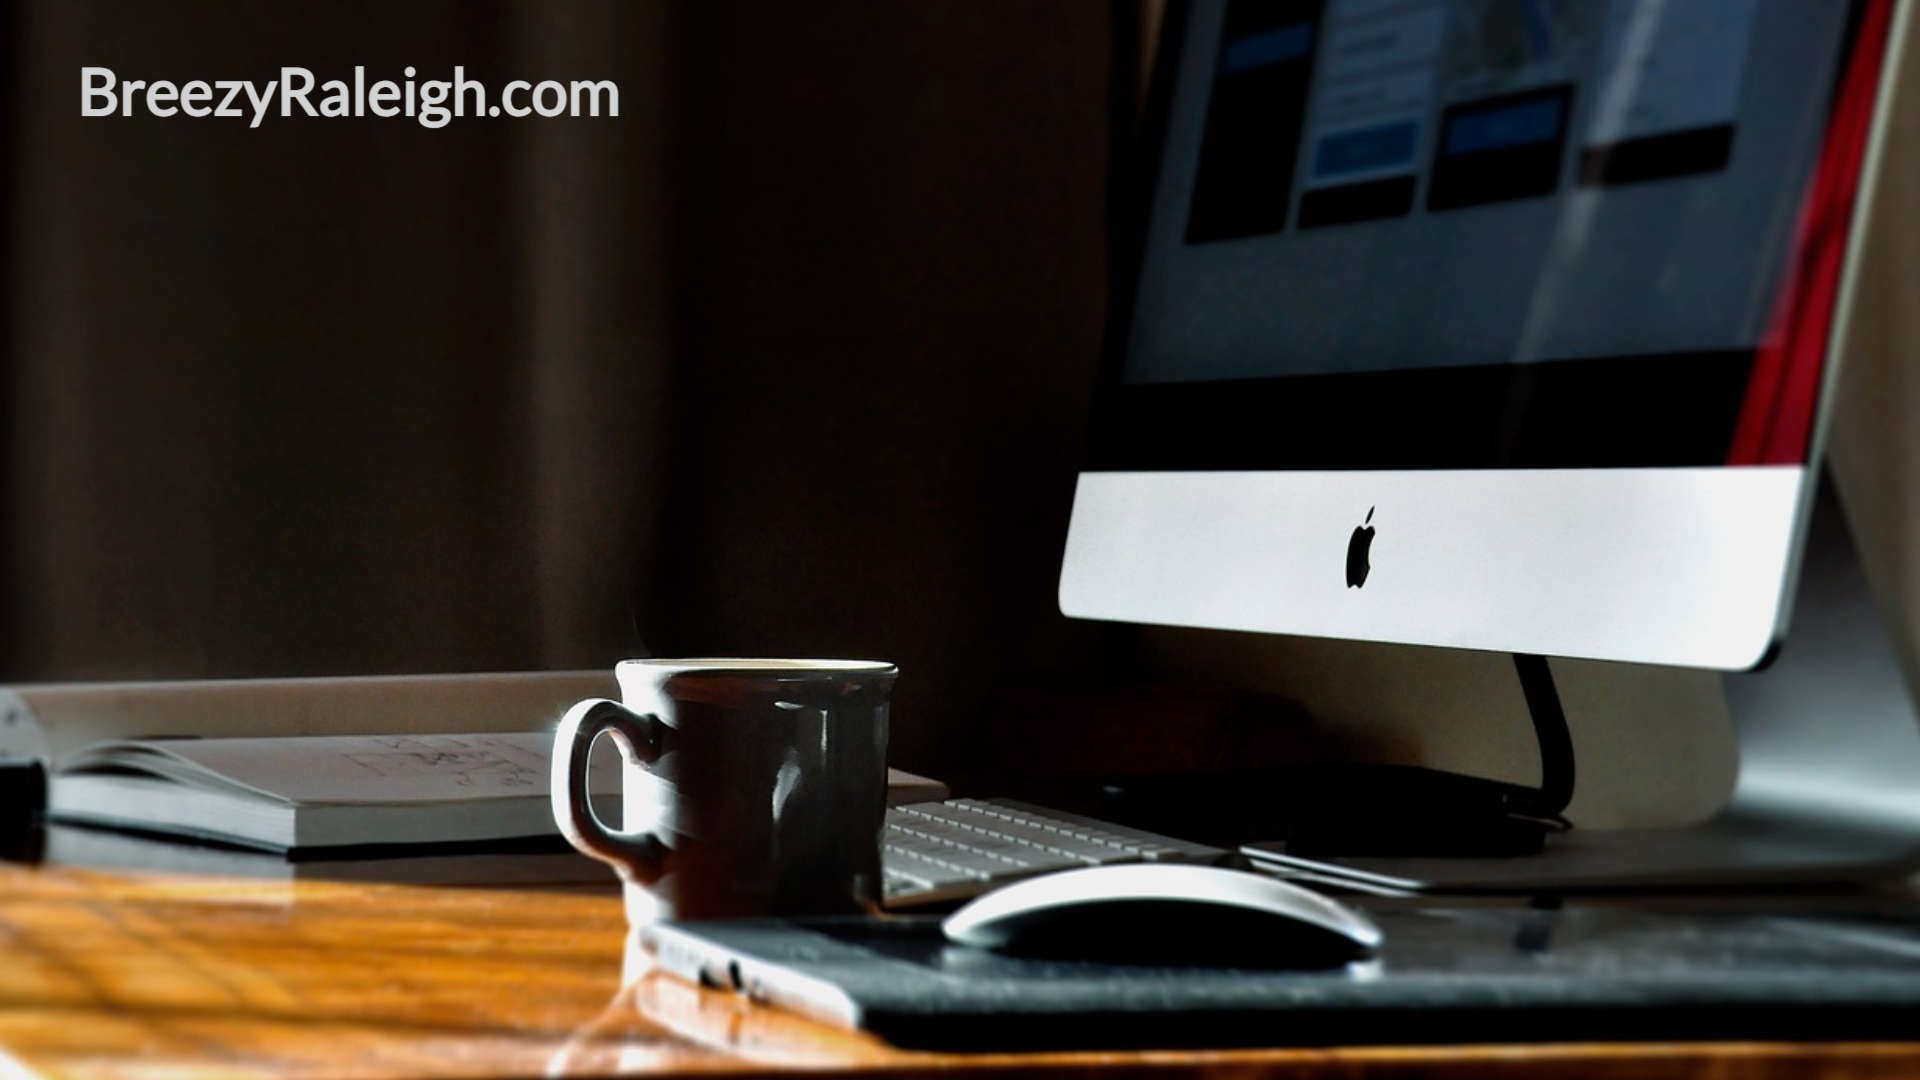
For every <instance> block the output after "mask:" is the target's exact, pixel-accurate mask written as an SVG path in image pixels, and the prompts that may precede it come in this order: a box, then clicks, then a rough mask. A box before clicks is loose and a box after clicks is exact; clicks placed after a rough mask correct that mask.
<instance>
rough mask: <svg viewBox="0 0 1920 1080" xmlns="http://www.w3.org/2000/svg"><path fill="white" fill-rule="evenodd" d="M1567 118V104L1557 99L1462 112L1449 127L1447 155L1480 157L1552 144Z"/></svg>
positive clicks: (1558, 135)
mask: <svg viewBox="0 0 1920 1080" xmlns="http://www.w3.org/2000/svg"><path fill="white" fill-rule="evenodd" d="M1565 116H1566V103H1565V102H1564V101H1561V100H1560V99H1558V98H1549V99H1547V100H1545V101H1527V102H1521V103H1519V104H1516V105H1504V106H1499V107H1496V108H1491V109H1486V110H1483V111H1480V112H1465V113H1460V114H1459V115H1457V116H1455V117H1454V118H1453V121H1452V123H1450V124H1448V125H1447V148H1446V152H1447V153H1448V154H1449V155H1453V154H1477V153H1480V152H1481V151H1484V150H1505V149H1508V148H1509V147H1515V146H1526V145H1528V144H1530V143H1543V142H1552V141H1553V140H1555V139H1558V138H1559V137H1560V126H1561V125H1562V124H1563V123H1564V122H1565Z"/></svg>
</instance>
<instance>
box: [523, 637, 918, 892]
mask: <svg viewBox="0 0 1920 1080" xmlns="http://www.w3.org/2000/svg"><path fill="white" fill-rule="evenodd" d="M614 674H615V676H616V677H617V678H618V679H619V682H620V696H621V698H622V700H621V701H610V700H607V699H604V698H597V699H591V700H588V701H582V702H580V703H579V704H577V705H575V706H573V707H572V708H571V709H569V710H567V713H566V715H565V716H564V717H562V718H561V720H560V726H559V729H558V730H557V731H556V732H555V734H554V744H553V782H552V783H553V792H552V794H553V816H554V820H555V821H556V822H557V823H558V824H559V826H560V831H561V832H563V833H565V834H566V837H567V839H568V840H570V841H572V842H573V845H574V846H575V847H577V848H579V849H580V850H581V851H582V852H585V853H586V854H588V855H591V856H593V857H594V858H596V859H599V860H601V861H602V862H605V863H608V864H609V865H611V866H612V867H613V868H614V869H615V870H616V871H617V872H618V873H619V874H620V877H621V879H622V881H623V882H624V883H625V891H626V904H627V920H628V922H629V923H631V924H632V926H633V927H635V928H636V929H637V928H639V927H643V926H646V925H649V924H651V923H652V922H654V921H655V920H658V919H717V918H729V917H735V916H747V915H823V914H842V913H852V912H861V911H873V910H877V909H878V906H879V900H880V829H881V827H882V826H883V825H884V824H885V819H886V801H887V701H888V696H889V694H891V692H892V690H893V680H894V677H895V675H896V674H898V672H897V670H896V669H895V668H894V666H893V665H892V664H888V663H884V662H881V661H871V660H746V659H742V660H724V659H722V660H626V661H622V662H621V663H620V664H619V665H618V666H616V667H615V669H614ZM602 734H606V735H608V736H610V737H611V739H612V741H613V744H614V746H615V747H617V748H618V749H619V752H620V755H621V756H622V757H623V758H624V759H625V767H624V768H623V769H622V770H621V786H622V800H621V803H622V806H623V807H624V813H623V815H622V818H621V823H620V827H619V828H612V827H609V826H608V825H607V824H606V823H605V822H602V821H601V820H600V819H599V817H598V816H596V815H595V814H594V812H593V808H592V806H591V805H590V803H589V802H588V798H587V795H588V793H587V782H586V781H587V756H588V753H589V750H590V748H591V747H592V745H593V742H594V740H595V739H597V738H599V737H600V736H601V735H602Z"/></svg>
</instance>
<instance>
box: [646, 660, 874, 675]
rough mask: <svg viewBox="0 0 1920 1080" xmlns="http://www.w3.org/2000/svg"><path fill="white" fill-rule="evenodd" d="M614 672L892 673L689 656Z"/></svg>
mask: <svg viewBox="0 0 1920 1080" xmlns="http://www.w3.org/2000/svg"><path fill="white" fill-rule="evenodd" d="M614 667H615V669H616V670H617V669H620V668H634V669H645V670H648V671H669V670H671V671H680V672H700V671H715V672H721V671H743V672H756V673H768V672H773V673H778V672H789V673H794V674H800V673H806V672H858V673H860V674H876V673H879V672H884V671H892V670H895V666H894V664H893V662H892V661H889V660H810V659H789V658H785V657H770V656H692V657H684V658H683V657H643V658H636V659H631V660H622V661H620V662H619V663H617V664H615V665H614Z"/></svg>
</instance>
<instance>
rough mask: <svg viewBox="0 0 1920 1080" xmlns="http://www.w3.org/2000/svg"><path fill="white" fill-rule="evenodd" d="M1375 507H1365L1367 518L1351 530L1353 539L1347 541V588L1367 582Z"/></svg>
mask: <svg viewBox="0 0 1920 1080" xmlns="http://www.w3.org/2000/svg"><path fill="white" fill-rule="evenodd" d="M1375 509H1377V508H1376V507H1372V506H1369V507H1367V520H1366V521H1365V522H1362V523H1361V524H1360V525H1359V526H1358V527H1356V528H1355V529H1354V530H1353V539H1351V540H1349V541H1347V588H1349V589H1357V588H1359V587H1360V586H1362V585H1365V584H1366V583H1367V571H1369V570H1372V569H1373V564H1372V563H1370V562H1368V561H1367V551H1368V549H1370V548H1372V547H1373V526H1372V525H1371V524H1368V522H1371V521H1372V520H1373V512H1374V510H1375Z"/></svg>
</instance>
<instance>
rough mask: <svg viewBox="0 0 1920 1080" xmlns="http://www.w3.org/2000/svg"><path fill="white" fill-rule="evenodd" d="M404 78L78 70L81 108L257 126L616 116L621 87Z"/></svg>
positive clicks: (300, 71)
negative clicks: (272, 121) (289, 120)
mask: <svg viewBox="0 0 1920 1080" xmlns="http://www.w3.org/2000/svg"><path fill="white" fill-rule="evenodd" d="M414 75H415V72H414V69H413V68H411V67H408V68H407V69H406V71H405V78H403V79H401V80H400V81H398V82H395V81H393V80H391V79H380V80H378V81H376V82H372V83H369V82H368V81H367V69H366V68H364V67H356V68H354V69H353V78H352V80H351V81H348V80H344V79H328V80H327V81H325V82H320V81H319V80H318V79H317V78H316V77H315V76H314V74H313V72H312V71H310V70H309V69H307V68H303V67H283V68H281V69H280V77H279V78H278V79H275V80H271V81H268V82H253V81H251V80H247V79H192V80H188V81H186V82H173V81H171V80H168V79H151V80H148V79H125V80H122V79H121V78H119V76H117V75H116V74H115V73H114V71H113V69H112V68H107V67H83V68H81V69H80V115H81V116H118V117H130V116H133V115H134V114H135V113H136V112H145V113H146V114H148V115H150V116H158V117H173V116H188V117H193V118H195V119H199V118H203V117H215V118H224V119H246V120H247V126H248V127H250V128H257V127H259V126H260V123H261V121H263V120H265V119H266V118H267V117H268V116H270V115H272V114H273V113H274V112H276V111H277V112H278V113H279V115H280V116H283V117H292V116H311V117H330V118H331V117H361V116H370V115H371V116H379V117H395V116H403V117H407V118H409V119H413V120H417V121H419V122H420V124H421V126H423V127H430V128H438V127H445V126H446V125H447V124H449V123H451V122H452V121H454V120H456V119H460V118H462V117H469V116H488V117H498V116H509V117H514V118H520V117H527V116H537V117H548V118H551V117H558V116H609V117H614V116H619V115H620V87H619V86H618V85H616V84H615V83H614V82H613V80H611V79H600V80H598V81H589V80H584V79H582V80H575V81H572V82H560V81H557V80H554V79H546V80H543V81H541V82H537V83H530V82H527V81H526V80H525V79H516V80H514V81H512V82H510V83H507V84H506V86H504V87H502V88H501V91H500V95H499V99H498V100H495V99H494V97H493V95H492V94H491V93H490V92H489V90H488V88H487V85H486V84H485V83H483V82H480V81H479V80H476V79H469V78H467V72H466V69H465V68H463V67H456V68H454V69H453V78H451V79H428V80H426V81H424V82H416V81H415V80H414Z"/></svg>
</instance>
